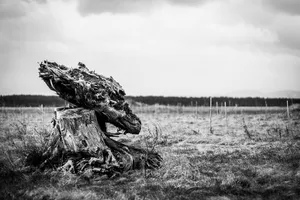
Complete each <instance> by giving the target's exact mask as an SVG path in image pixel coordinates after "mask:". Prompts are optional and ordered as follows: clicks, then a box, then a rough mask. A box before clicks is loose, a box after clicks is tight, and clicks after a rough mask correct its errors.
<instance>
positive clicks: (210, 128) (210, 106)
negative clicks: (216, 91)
mask: <svg viewBox="0 0 300 200" xmlns="http://www.w3.org/2000/svg"><path fill="white" fill-rule="evenodd" d="M211 108H212V97H210V101H209V131H210V133H211V134H213V129H212V125H211V123H212V121H211Z"/></svg>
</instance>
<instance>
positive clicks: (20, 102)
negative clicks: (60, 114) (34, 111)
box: [0, 95, 65, 107]
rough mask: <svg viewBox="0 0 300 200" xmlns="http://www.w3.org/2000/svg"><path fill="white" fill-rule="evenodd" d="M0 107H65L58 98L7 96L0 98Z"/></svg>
mask: <svg viewBox="0 0 300 200" xmlns="http://www.w3.org/2000/svg"><path fill="white" fill-rule="evenodd" d="M0 105H1V106H5V107H37V106H41V105H43V106H48V107H50V106H54V107H60V106H63V105H65V101H64V100H63V99H61V98H59V97H58V96H43V95H9V96H0Z"/></svg>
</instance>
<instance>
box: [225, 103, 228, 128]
mask: <svg viewBox="0 0 300 200" xmlns="http://www.w3.org/2000/svg"><path fill="white" fill-rule="evenodd" d="M224 108H225V123H226V133H227V132H228V124H227V106H226V101H225V102H224Z"/></svg>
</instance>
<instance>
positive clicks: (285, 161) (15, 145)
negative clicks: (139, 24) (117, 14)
mask: <svg viewBox="0 0 300 200" xmlns="http://www.w3.org/2000/svg"><path fill="white" fill-rule="evenodd" d="M227 109H228V110H227V120H226V118H225V114H224V113H225V112H224V108H220V110H219V112H218V113H220V114H217V110H216V108H214V110H213V111H212V113H213V115H212V133H211V131H210V127H209V124H210V123H209V108H206V107H198V108H197V109H196V108H195V107H194V108H193V107H181V108H178V107H161V106H149V107H135V108H134V110H135V112H136V113H137V114H138V115H139V117H140V118H141V120H142V123H143V127H142V131H141V133H140V135H125V136H121V137H119V138H118V140H121V141H122V142H124V143H127V144H131V145H142V146H145V147H147V148H155V149H156V150H157V151H158V152H160V153H161V154H162V156H163V158H164V161H163V166H162V167H161V168H160V169H159V170H156V171H148V170H147V171H145V170H141V171H134V172H130V173H127V174H123V175H120V176H115V177H113V178H107V177H106V176H103V177H92V178H88V177H86V176H84V175H81V176H75V175H73V174H64V173H62V172H57V171H44V172H41V171H35V172H30V173H27V172H24V171H20V170H19V169H20V167H21V166H22V163H23V162H24V154H26V152H28V151H30V150H32V149H34V148H36V149H38V148H42V145H43V144H45V142H46V141H47V137H46V136H47V135H48V134H49V133H50V132H51V123H50V122H51V119H52V117H53V108H43V109H41V108H2V109H1V110H0V133H1V134H0V141H1V150H0V152H1V154H0V159H1V160H0V199H211V200H213V199H222V200H228V199H300V113H295V112H292V113H291V115H290V118H288V117H287V114H286V109H285V108H272V107H269V108H235V107H232V108H227ZM109 128H110V127H109Z"/></svg>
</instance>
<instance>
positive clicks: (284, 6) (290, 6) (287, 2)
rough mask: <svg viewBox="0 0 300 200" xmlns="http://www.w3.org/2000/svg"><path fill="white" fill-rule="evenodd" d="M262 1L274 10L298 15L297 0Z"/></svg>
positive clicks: (299, 13) (299, 4) (299, 6)
mask: <svg viewBox="0 0 300 200" xmlns="http://www.w3.org/2000/svg"><path fill="white" fill-rule="evenodd" d="M263 2H264V3H265V4H267V5H268V6H270V7H271V8H273V9H275V10H276V11H279V12H284V13H287V14H290V15H300V1H299V0H266V1H263Z"/></svg>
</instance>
